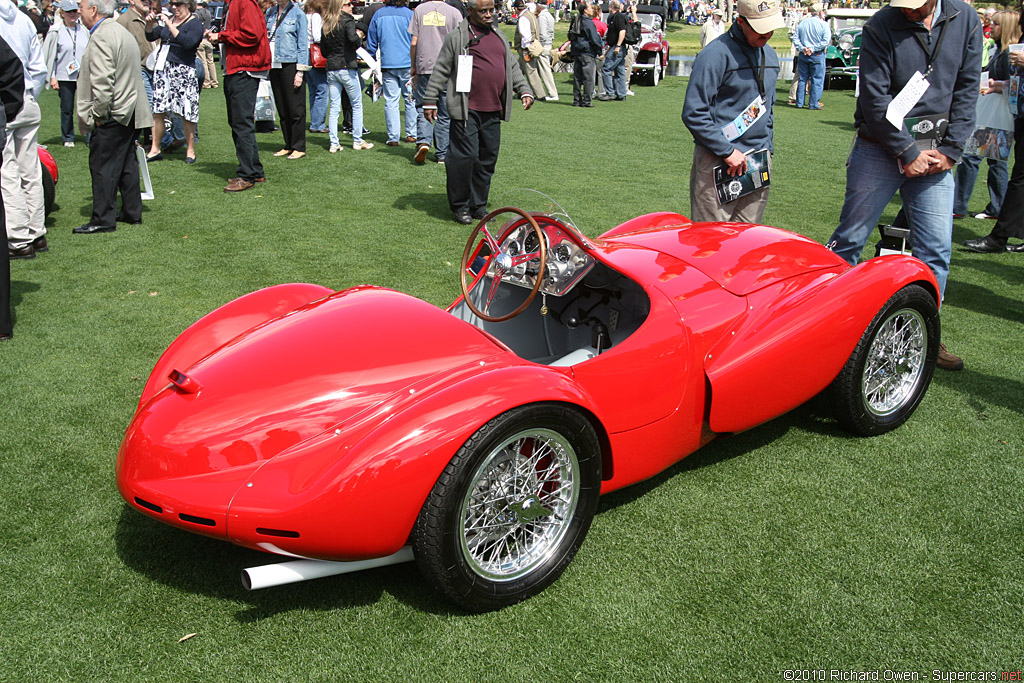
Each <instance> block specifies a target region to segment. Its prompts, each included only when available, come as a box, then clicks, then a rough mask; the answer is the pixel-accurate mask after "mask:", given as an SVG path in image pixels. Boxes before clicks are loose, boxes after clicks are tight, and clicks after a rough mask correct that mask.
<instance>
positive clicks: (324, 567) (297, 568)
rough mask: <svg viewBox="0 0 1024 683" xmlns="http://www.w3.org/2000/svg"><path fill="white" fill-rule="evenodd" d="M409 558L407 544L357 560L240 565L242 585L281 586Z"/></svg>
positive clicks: (253, 588) (382, 565)
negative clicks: (245, 566) (396, 550)
mask: <svg viewBox="0 0 1024 683" xmlns="http://www.w3.org/2000/svg"><path fill="white" fill-rule="evenodd" d="M412 559H413V556H412V548H410V547H409V546H406V547H404V548H402V549H401V550H399V551H398V552H397V553H395V554H394V555H388V556H387V557H375V558H373V559H372V560H357V561H355V562H328V561H327V560H295V561H293V562H279V563H277V564H265V565H263V566H262V567H249V568H248V569H243V570H242V585H243V586H245V590H248V591H254V590H257V589H259V588H270V587H271V586H283V585H285V584H286V583H298V582H299V581H309V580H310V579H320V578H323V577H325V576H335V575H337V574H348V573H350V572H358V571H362V570H364V569H373V568H374V567H384V566H387V565H389V564H401V563H402V562H410V561H412Z"/></svg>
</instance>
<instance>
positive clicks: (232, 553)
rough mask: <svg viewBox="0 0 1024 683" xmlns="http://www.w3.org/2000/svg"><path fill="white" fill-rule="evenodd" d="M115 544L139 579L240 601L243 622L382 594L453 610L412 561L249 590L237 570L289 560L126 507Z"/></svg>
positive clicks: (435, 610) (364, 601) (354, 603)
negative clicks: (174, 524) (159, 519)
mask: <svg viewBox="0 0 1024 683" xmlns="http://www.w3.org/2000/svg"><path fill="white" fill-rule="evenodd" d="M114 540H115V544H116V547H117V554H118V557H120V558H121V560H122V561H123V562H124V563H125V565H126V566H128V567H130V568H132V569H134V570H135V571H137V572H139V573H140V574H143V575H145V576H148V577H149V578H151V579H153V580H155V581H158V582H160V583H162V584H164V585H166V586H171V587H174V588H177V589H178V590H181V591H183V592H187V593H195V594H201V595H208V596H212V597H215V598H218V599H221V600H233V601H237V602H239V603H242V604H243V606H242V607H241V608H240V609H239V610H238V612H237V613H236V614H235V618H236V619H237V620H238V621H239V622H242V623H250V622H255V621H258V620H260V619H266V618H268V617H272V616H274V615H275V614H280V613H284V612H290V611H293V610H334V609H345V608H350V607H358V606H362V605H370V604H373V603H376V602H378V601H379V600H380V599H381V596H382V595H384V594H385V593H388V594H391V595H393V596H394V597H395V599H397V600H400V601H401V602H403V603H406V604H408V605H410V606H412V607H414V608H415V609H417V610H420V611H422V612H427V613H432V614H453V613H458V612H455V611H453V607H452V606H451V605H449V604H448V603H446V602H444V601H443V600H442V599H441V598H440V596H438V595H437V594H435V593H434V592H433V591H432V590H430V588H429V586H427V585H426V584H425V583H424V581H423V579H422V578H421V577H420V575H419V573H418V572H417V571H416V566H415V564H413V563H407V564H401V565H396V566H392V567H382V568H379V569H373V570H367V571H362V572H354V573H352V574H344V575H341V576H334V577H326V578H324V579H317V580H314V581H306V582H301V583H295V584H290V585H286V586H278V587H275V588H271V589H267V590H258V591H253V592H248V591H246V590H245V589H244V588H243V587H242V582H241V578H240V577H241V572H242V570H243V569H245V568H247V567H255V566H259V565H264V564H272V563H273V562H275V561H287V558H279V557H276V556H273V555H269V554H267V553H261V552H258V551H255V550H248V549H245V548H241V547H239V546H235V545H232V544H230V543H227V542H225V541H219V540H216V539H212V538H206V537H204V536H198V535H196V534H190V533H188V532H185V531H182V530H180V529H175V528H173V527H170V526H167V525H164V524H161V523H159V522H157V521H155V520H152V519H150V518H148V517H146V516H144V515H142V514H141V513H138V512H136V511H135V510H132V509H131V508H129V507H128V506H127V505H125V506H124V507H123V508H122V511H121V517H120V519H118V522H117V530H116V531H115V534H114Z"/></svg>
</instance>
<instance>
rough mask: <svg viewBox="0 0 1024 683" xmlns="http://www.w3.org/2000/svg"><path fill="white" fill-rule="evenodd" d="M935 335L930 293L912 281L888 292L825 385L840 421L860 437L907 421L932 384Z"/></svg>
mask: <svg viewBox="0 0 1024 683" xmlns="http://www.w3.org/2000/svg"><path fill="white" fill-rule="evenodd" d="M939 335H940V328H939V309H938V306H937V305H936V303H935V298H934V297H933V296H932V294H931V293H930V292H928V291H927V290H926V289H924V288H923V287H922V286H921V285H917V284H912V285H907V286H906V287H904V288H903V289H901V290H899V291H898V292H896V293H895V294H893V295H892V296H891V297H890V298H889V300H888V301H887V302H886V303H885V305H884V306H883V307H882V308H881V310H880V311H879V312H878V313H877V314H876V315H875V317H874V319H873V320H872V321H871V324H870V325H868V328H867V330H865V331H864V334H863V335H862V336H861V338H860V342H858V344H857V347H856V348H855V349H854V350H853V353H852V354H851V355H850V359H849V360H848V361H847V362H846V365H845V366H844V367H843V369H842V371H841V372H840V373H839V376H838V377H836V378H835V380H833V381H832V384H831V385H830V386H829V389H828V393H829V399H830V401H831V403H832V406H833V408H834V410H835V413H836V418H837V419H838V420H839V422H840V423H841V424H842V425H843V426H844V427H845V428H847V429H848V430H850V431H851V432H854V433H856V434H861V435H864V436H874V435H876V434H883V433H885V432H888V431H890V430H892V429H895V428H896V427H899V426H900V425H901V424H903V423H904V422H906V421H907V419H908V418H909V417H910V416H911V415H913V413H914V411H915V410H917V406H918V405H919V404H920V403H921V399H923V398H924V394H925V392H926V391H928V385H929V384H931V381H932V374H934V372H935V360H936V357H937V356H938V353H939Z"/></svg>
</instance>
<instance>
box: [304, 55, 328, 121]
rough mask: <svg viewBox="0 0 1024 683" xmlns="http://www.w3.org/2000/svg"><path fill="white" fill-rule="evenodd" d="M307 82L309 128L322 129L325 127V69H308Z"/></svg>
mask: <svg viewBox="0 0 1024 683" xmlns="http://www.w3.org/2000/svg"><path fill="white" fill-rule="evenodd" d="M306 81H307V82H308V83H309V129H310V130H323V129H324V128H326V127H327V69H310V70H309V71H307V72H306Z"/></svg>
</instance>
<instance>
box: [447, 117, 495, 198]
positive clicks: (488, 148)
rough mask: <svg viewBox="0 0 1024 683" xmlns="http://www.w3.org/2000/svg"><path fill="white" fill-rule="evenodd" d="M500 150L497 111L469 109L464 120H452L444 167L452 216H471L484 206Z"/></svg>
mask: <svg viewBox="0 0 1024 683" xmlns="http://www.w3.org/2000/svg"><path fill="white" fill-rule="evenodd" d="M499 147H501V112H500V111H473V110H472V109H470V110H469V115H468V116H467V117H466V119H465V120H464V121H461V120H459V119H452V127H451V139H450V141H449V143H448V156H446V157H445V159H444V162H445V166H444V167H445V171H446V173H447V175H448V205H449V206H450V207H451V209H452V212H453V213H460V212H463V211H468V212H469V213H473V212H474V211H476V210H477V209H482V208H485V207H486V206H487V195H488V194H490V192H491V176H493V175H494V168H495V166H497V165H498V148H499Z"/></svg>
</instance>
